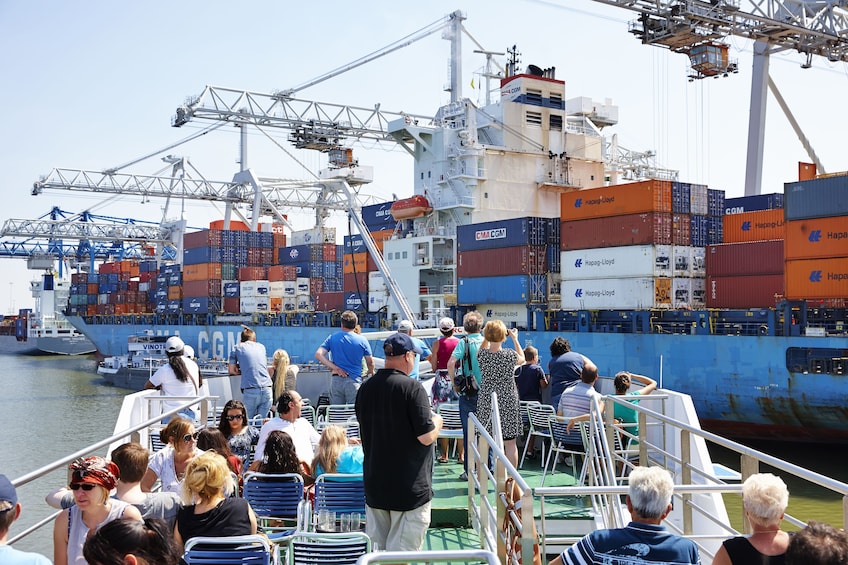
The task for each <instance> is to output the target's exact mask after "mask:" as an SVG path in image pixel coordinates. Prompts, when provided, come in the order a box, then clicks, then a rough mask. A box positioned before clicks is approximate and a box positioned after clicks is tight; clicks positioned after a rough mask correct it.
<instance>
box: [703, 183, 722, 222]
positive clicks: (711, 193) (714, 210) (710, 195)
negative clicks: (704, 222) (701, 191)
mask: <svg viewBox="0 0 848 565" xmlns="http://www.w3.org/2000/svg"><path fill="white" fill-rule="evenodd" d="M725 202H726V200H725V197H724V191H723V190H717V189H714V188H709V189H707V208H708V211H707V215H708V216H712V217H721V216H723V215H724V208H725V205H724V203H725Z"/></svg>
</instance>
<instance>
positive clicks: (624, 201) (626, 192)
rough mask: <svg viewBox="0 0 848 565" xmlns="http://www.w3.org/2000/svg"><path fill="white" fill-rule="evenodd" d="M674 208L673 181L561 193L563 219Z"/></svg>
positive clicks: (654, 181)
mask: <svg viewBox="0 0 848 565" xmlns="http://www.w3.org/2000/svg"><path fill="white" fill-rule="evenodd" d="M671 211H672V210H671V182H670V181H660V180H646V181H641V182H633V183H628V184H617V185H613V186H605V187H603V188H592V189H588V190H577V191H575V192H566V193H564V194H562V195H561V196H560V218H561V220H562V221H563V222H565V221H568V220H585V219H588V218H605V217H610V216H624V215H628V214H644V213H647V212H671Z"/></svg>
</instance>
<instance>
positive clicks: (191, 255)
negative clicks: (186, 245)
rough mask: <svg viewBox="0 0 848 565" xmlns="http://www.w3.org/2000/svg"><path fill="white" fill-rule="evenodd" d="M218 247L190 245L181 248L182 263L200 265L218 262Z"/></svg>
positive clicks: (219, 258)
mask: <svg viewBox="0 0 848 565" xmlns="http://www.w3.org/2000/svg"><path fill="white" fill-rule="evenodd" d="M220 262H221V248H220V247H210V246H205V247H192V248H191V249H184V250H183V265H202V264H203V263H220Z"/></svg>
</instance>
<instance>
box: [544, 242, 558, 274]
mask: <svg viewBox="0 0 848 565" xmlns="http://www.w3.org/2000/svg"><path fill="white" fill-rule="evenodd" d="M545 253H546V255H547V261H548V271H550V272H551V273H558V272H560V262H561V260H562V253H561V252H560V249H559V245H548V248H547V250H546V251H545Z"/></svg>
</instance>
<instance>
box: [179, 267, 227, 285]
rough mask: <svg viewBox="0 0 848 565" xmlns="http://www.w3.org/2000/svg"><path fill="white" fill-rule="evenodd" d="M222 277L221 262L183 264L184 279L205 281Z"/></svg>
mask: <svg viewBox="0 0 848 565" xmlns="http://www.w3.org/2000/svg"><path fill="white" fill-rule="evenodd" d="M220 278H222V277H221V264H220V263H200V264H198V265H185V266H183V281H205V280H208V279H220Z"/></svg>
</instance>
